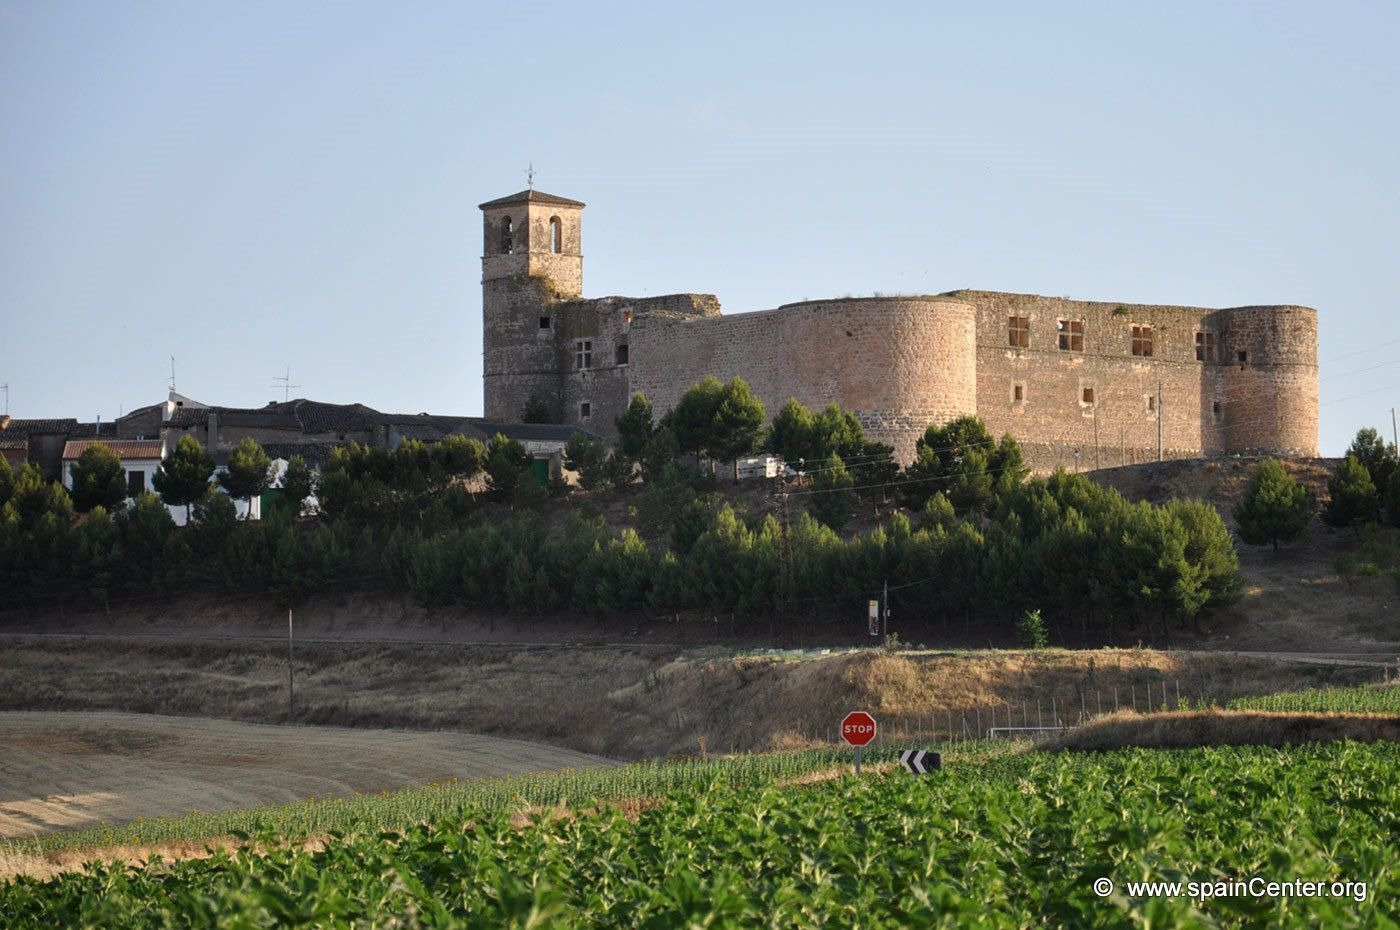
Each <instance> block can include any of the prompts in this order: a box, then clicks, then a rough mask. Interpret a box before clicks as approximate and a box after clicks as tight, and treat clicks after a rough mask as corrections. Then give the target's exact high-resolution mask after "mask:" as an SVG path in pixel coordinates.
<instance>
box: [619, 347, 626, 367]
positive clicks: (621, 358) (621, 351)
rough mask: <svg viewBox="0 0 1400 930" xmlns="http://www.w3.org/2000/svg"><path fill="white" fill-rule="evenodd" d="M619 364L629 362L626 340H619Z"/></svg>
mask: <svg viewBox="0 0 1400 930" xmlns="http://www.w3.org/2000/svg"><path fill="white" fill-rule="evenodd" d="M617 364H619V365H626V364H627V343H625V342H619V343H618V344H617Z"/></svg>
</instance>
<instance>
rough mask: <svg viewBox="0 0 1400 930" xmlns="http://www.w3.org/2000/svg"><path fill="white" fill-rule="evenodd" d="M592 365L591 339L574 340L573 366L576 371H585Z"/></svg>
mask: <svg viewBox="0 0 1400 930" xmlns="http://www.w3.org/2000/svg"><path fill="white" fill-rule="evenodd" d="M592 367H593V341H592V340H591V339H576V340H574V368H575V369H576V370H578V371H587V370H588V369H590V368H592Z"/></svg>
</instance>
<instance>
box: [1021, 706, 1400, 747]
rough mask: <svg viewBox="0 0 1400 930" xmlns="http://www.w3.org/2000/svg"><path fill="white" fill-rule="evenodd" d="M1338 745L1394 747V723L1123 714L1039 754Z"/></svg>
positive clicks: (1397, 734) (1329, 717)
mask: <svg viewBox="0 0 1400 930" xmlns="http://www.w3.org/2000/svg"><path fill="white" fill-rule="evenodd" d="M1344 739H1349V740H1356V741H1358V742H1365V743H1372V742H1379V741H1389V742H1400V717H1390V716H1385V715H1382V714H1282V713H1265V712H1263V711H1224V710H1204V711H1183V712H1177V713H1163V714H1146V715H1139V714H1134V713H1129V712H1124V713H1121V714H1113V715H1112V716H1109V717H1103V718H1100V719H1098V720H1095V721H1093V722H1091V723H1088V724H1086V725H1084V726H1082V727H1077V728H1075V729H1073V730H1070V731H1068V732H1066V733H1063V734H1060V735H1059V736H1057V737H1055V738H1053V739H1050V740H1047V741H1046V742H1044V743H1043V744H1041V746H1040V748H1041V749H1045V750H1058V749H1069V750H1075V751H1081V752H1084V751H1087V752H1104V751H1108V750H1113V749H1126V748H1143V749H1190V748H1192V747H1195V746H1290V745H1297V744H1299V743H1318V742H1332V741H1335V740H1344Z"/></svg>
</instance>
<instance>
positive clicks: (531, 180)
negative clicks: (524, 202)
mask: <svg viewBox="0 0 1400 930" xmlns="http://www.w3.org/2000/svg"><path fill="white" fill-rule="evenodd" d="M525 183H526V184H528V185H529V186H530V189H531V190H534V189H535V163H534V162H530V167H528V168H526V169H525Z"/></svg>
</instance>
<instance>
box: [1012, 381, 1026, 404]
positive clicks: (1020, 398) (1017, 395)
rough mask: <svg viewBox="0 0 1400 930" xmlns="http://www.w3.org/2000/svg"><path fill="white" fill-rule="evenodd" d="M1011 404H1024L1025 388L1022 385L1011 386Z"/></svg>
mask: <svg viewBox="0 0 1400 930" xmlns="http://www.w3.org/2000/svg"><path fill="white" fill-rule="evenodd" d="M1011 402H1012V403H1013V404H1024V403H1025V402H1026V386H1025V385H1024V384H1013V385H1011Z"/></svg>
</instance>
